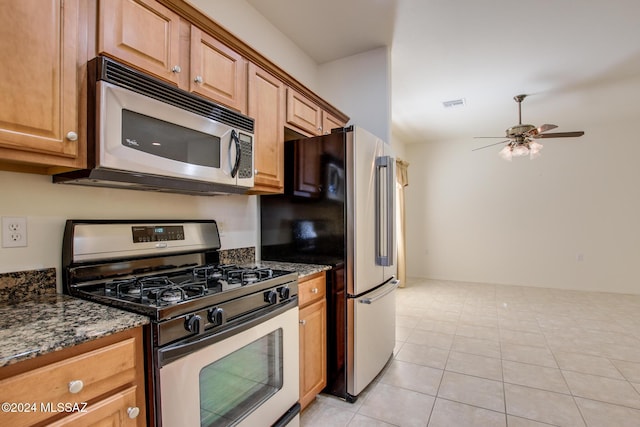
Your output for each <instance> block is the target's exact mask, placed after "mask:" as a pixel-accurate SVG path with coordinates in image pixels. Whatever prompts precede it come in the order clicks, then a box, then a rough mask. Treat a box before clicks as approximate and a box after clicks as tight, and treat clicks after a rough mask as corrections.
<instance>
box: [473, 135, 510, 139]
mask: <svg viewBox="0 0 640 427" xmlns="http://www.w3.org/2000/svg"><path fill="white" fill-rule="evenodd" d="M479 138H494V139H495V138H502V139H504V136H474V137H473V139H479Z"/></svg>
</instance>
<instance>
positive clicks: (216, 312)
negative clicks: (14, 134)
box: [208, 307, 224, 326]
mask: <svg viewBox="0 0 640 427" xmlns="http://www.w3.org/2000/svg"><path fill="white" fill-rule="evenodd" d="M208 317H209V322H211V323H213V324H214V325H215V326H220V325H222V323H223V322H224V310H223V309H221V308H219V307H215V308H212V309H211V310H209V315H208Z"/></svg>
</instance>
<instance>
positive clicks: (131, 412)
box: [127, 406, 140, 419]
mask: <svg viewBox="0 0 640 427" xmlns="http://www.w3.org/2000/svg"><path fill="white" fill-rule="evenodd" d="M127 415H128V416H129V418H131V419H134V418H137V417H138V415H140V408H138V407H137V406H130V407H128V408H127Z"/></svg>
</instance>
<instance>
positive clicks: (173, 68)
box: [171, 65, 182, 74]
mask: <svg viewBox="0 0 640 427" xmlns="http://www.w3.org/2000/svg"><path fill="white" fill-rule="evenodd" d="M181 71H182V68H180V66H179V65H174V66H173V67H171V72H172V73H175V74H178V73H180V72H181Z"/></svg>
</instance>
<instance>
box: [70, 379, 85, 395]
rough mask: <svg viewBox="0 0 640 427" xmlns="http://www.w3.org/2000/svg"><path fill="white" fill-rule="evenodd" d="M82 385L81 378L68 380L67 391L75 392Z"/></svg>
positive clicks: (78, 391)
mask: <svg viewBox="0 0 640 427" xmlns="http://www.w3.org/2000/svg"><path fill="white" fill-rule="evenodd" d="M83 387H84V383H83V382H82V380H74V381H71V382H69V393H72V394H76V393H80V392H81V391H82V388H83Z"/></svg>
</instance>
